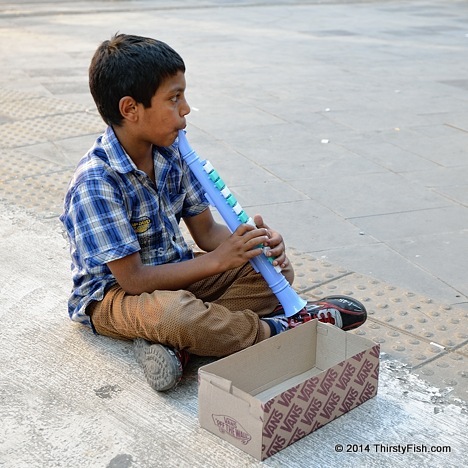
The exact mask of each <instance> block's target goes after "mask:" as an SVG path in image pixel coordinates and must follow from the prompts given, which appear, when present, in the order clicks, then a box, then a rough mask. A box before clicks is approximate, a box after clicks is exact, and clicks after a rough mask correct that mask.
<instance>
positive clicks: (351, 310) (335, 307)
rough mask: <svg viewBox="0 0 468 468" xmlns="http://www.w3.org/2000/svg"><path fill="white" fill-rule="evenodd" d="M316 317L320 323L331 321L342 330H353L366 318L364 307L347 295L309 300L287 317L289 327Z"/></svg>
mask: <svg viewBox="0 0 468 468" xmlns="http://www.w3.org/2000/svg"><path fill="white" fill-rule="evenodd" d="M313 319H318V321H319V322H322V323H331V324H332V325H335V326H337V327H338V328H341V329H342V330H353V329H354V328H357V327H359V326H361V325H362V324H363V323H364V322H365V321H366V319H367V311H366V308H365V307H364V306H363V305H362V304H361V303H360V302H359V301H358V300H356V299H354V298H352V297H349V296H328V297H324V298H323V299H320V300H318V301H309V302H307V305H306V306H305V308H304V309H303V310H301V311H300V312H298V313H297V314H296V315H293V316H292V317H289V318H288V325H289V328H295V327H297V326H298V325H300V324H301V323H304V322H308V321H309V320H313Z"/></svg>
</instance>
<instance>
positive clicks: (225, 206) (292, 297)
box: [179, 130, 306, 317]
mask: <svg viewBox="0 0 468 468" xmlns="http://www.w3.org/2000/svg"><path fill="white" fill-rule="evenodd" d="M179 151H180V154H181V156H182V158H183V159H184V161H185V162H186V163H187V164H188V166H189V167H190V169H191V171H192V172H193V174H194V175H195V177H196V178H197V180H198V181H199V182H200V184H201V185H202V187H203V189H204V190H205V192H206V193H205V196H206V198H207V199H208V201H209V202H210V204H211V205H213V206H214V207H215V208H216V209H217V210H218V211H219V213H220V215H221V216H222V218H223V219H224V221H225V223H226V224H227V226H228V228H229V230H230V231H231V232H234V231H235V230H236V229H237V228H238V227H239V226H240V225H241V224H243V223H247V224H251V225H252V226H255V223H254V222H253V220H252V218H250V217H249V216H248V215H247V214H246V213H245V211H244V210H243V209H242V207H241V206H240V204H239V202H238V201H237V200H236V198H235V197H234V195H233V194H232V193H231V191H230V190H229V189H228V187H227V186H226V184H225V183H224V182H223V180H222V179H221V177H220V176H219V174H218V173H217V172H216V171H215V169H214V167H213V166H212V165H211V164H210V162H209V161H201V160H200V158H199V156H198V155H197V153H196V152H195V151H194V150H193V149H192V148H191V146H190V144H189V142H188V141H187V137H186V136H185V131H183V130H181V131H179ZM271 261H273V259H272V258H271V257H267V256H266V255H265V254H264V253H262V254H261V255H258V256H257V257H255V258H253V259H251V260H250V262H251V263H252V266H253V267H254V269H255V271H257V272H260V273H261V274H262V276H263V278H265V281H266V282H267V283H268V286H270V288H271V290H272V291H273V293H274V294H275V295H276V297H277V298H278V300H279V301H280V303H281V305H282V306H283V309H284V312H285V314H286V317H291V316H292V315H294V314H296V313H297V312H299V311H301V310H302V309H303V308H304V307H305V305H306V301H305V300H304V299H302V298H300V297H299V296H298V294H297V293H296V291H294V289H293V288H292V287H291V285H290V284H289V283H288V281H287V279H286V278H285V277H284V275H283V274H282V273H281V268H279V267H274V266H273V265H272V264H271V263H270V262H271Z"/></svg>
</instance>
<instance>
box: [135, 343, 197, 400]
mask: <svg viewBox="0 0 468 468" xmlns="http://www.w3.org/2000/svg"><path fill="white" fill-rule="evenodd" d="M133 351H134V353H135V358H136V360H137V362H138V364H140V366H141V367H142V368H143V373H144V374H145V377H146V380H147V381H148V383H149V385H150V387H151V388H152V389H153V390H156V391H158V392H165V391H167V390H170V389H171V388H174V387H175V386H176V385H177V384H178V383H179V382H180V379H181V378H182V372H183V368H184V365H185V364H186V363H187V361H188V357H189V354H188V353H187V352H186V351H177V350H175V349H172V348H170V347H169V346H164V345H162V344H158V343H150V342H149V341H146V340H144V339H143V338H137V339H135V340H134V342H133Z"/></svg>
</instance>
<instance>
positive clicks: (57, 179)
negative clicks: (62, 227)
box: [0, 169, 73, 217]
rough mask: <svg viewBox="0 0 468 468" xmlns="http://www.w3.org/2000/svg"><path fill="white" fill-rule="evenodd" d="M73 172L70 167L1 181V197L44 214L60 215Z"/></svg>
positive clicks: (48, 215)
mask: <svg viewBox="0 0 468 468" xmlns="http://www.w3.org/2000/svg"><path fill="white" fill-rule="evenodd" d="M72 174H73V170H72V169H68V170H65V171H59V172H54V173H49V174H42V175H38V176H35V177H29V178H26V179H15V180H9V181H7V182H4V183H3V182H0V199H2V200H4V201H7V202H9V203H14V204H15V205H16V206H19V207H21V208H24V209H26V210H30V211H34V212H36V213H38V214H41V215H42V216H47V217H55V216H59V215H60V213H61V212H62V208H63V199H64V197H65V192H66V189H67V187H68V183H69V182H70V179H71V177H72Z"/></svg>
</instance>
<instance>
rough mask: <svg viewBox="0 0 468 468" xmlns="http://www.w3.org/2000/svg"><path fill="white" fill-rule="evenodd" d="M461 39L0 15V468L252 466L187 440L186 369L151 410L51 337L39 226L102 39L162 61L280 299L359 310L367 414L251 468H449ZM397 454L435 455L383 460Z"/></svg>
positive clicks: (373, 21) (432, 9)
mask: <svg viewBox="0 0 468 468" xmlns="http://www.w3.org/2000/svg"><path fill="white" fill-rule="evenodd" d="M467 20H468V3H467V2H465V1H452V2H449V3H447V2H443V1H441V0H428V1H416V0H413V1H405V2H402V1H375V2H373V1H360V2H350V1H342V2H340V1H317V2H314V1H282V2H266V1H255V2H253V1H247V0H246V1H239V2H225V1H206V2H193V1H176V2H164V1H149V0H148V1H126V0H123V1H119V2H114V1H108V2H90V1H82V2H74V1H60V2H59V1H49V2H43V1H17V2H14V3H13V2H5V1H1V0H0V66H1V70H2V73H1V74H0V104H1V105H0V163H1V170H0V246H1V258H0V324H1V327H0V337H1V338H2V342H3V343H4V345H3V346H2V348H1V349H0V358H1V360H0V362H1V381H0V419H1V421H2V425H1V427H0V466H5V467H6V466H8V467H10V466H11V467H22V466H28V467H29V466H37V467H42V466H44V467H45V466H90V467H94V466H96V467H99V466H108V467H121V468H123V467H134V466H135V467H136V466H138V467H153V466H187V467H189V466H213V467H214V466H219V465H221V464H224V465H225V466H233V467H237V466H256V465H257V464H258V463H256V462H255V461H254V460H253V459H251V458H250V457H249V456H247V455H245V454H244V453H242V452H239V451H238V450H237V449H235V448H233V447H231V446H229V445H228V444H226V443H224V442H222V441H220V440H218V439H217V438H215V437H214V436H212V435H211V434H208V433H206V432H205V431H203V430H202V429H200V428H199V426H198V421H197V413H196V412H197V400H196V370H197V366H198V365H200V364H201V362H200V361H195V362H194V363H193V364H192V366H191V367H190V369H189V370H188V373H187V377H186V379H185V380H184V381H183V383H182V384H181V386H180V387H178V388H177V389H176V390H175V391H174V392H172V393H170V394H167V395H158V394H155V393H154V392H152V391H151V389H150V388H149V387H148V386H147V384H146V382H145V381H144V378H143V376H142V375H141V372H140V369H139V368H138V367H137V365H136V364H135V362H134V360H133V356H132V351H131V345H130V344H128V343H120V342H115V341H113V340H108V339H106V338H102V337H100V338H96V337H94V336H92V335H91V334H90V333H89V332H88V331H87V330H86V329H83V328H82V327H80V326H76V325H74V324H73V323H71V322H70V321H69V319H68V317H67V315H66V299H67V296H68V293H69V288H70V277H69V270H68V265H69V260H68V251H67V248H66V244H65V241H64V240H63V238H62V236H61V230H60V226H59V223H58V219H57V217H58V214H59V213H60V210H61V200H62V197H63V193H64V191H65V188H66V185H67V183H68V180H69V178H70V176H71V174H72V171H73V168H74V166H75V164H76V163H77V161H78V160H79V158H80V157H81V156H82V154H83V153H84V152H85V151H86V150H87V149H88V147H89V146H90V145H91V144H92V142H93V141H94V139H95V137H96V136H97V135H98V134H99V132H100V131H101V130H102V129H103V124H102V122H101V120H100V118H99V116H98V115H97V113H96V110H95V108H94V105H93V103H92V100H91V97H90V95H89V91H88V87H87V67H88V65H89V60H90V57H91V55H92V53H93V52H94V50H95V48H96V46H97V45H98V43H99V42H101V41H102V40H104V39H107V38H109V37H110V36H111V35H112V34H113V33H114V32H116V31H121V32H127V33H135V34H141V35H148V36H152V37H156V38H159V39H161V40H164V41H166V42H168V43H169V44H170V45H171V46H173V47H174V48H175V49H176V50H178V51H179V52H180V53H181V55H182V56H183V57H184V59H185V61H186V65H187V68H188V70H187V83H188V90H187V93H188V99H189V102H190V104H191V106H192V112H191V115H190V116H189V128H188V131H189V137H190V141H191V144H192V146H193V147H194V148H196V149H197V152H199V154H200V155H202V156H204V157H206V158H208V159H210V160H211V162H212V163H213V164H214V165H215V167H216V168H217V169H218V171H219V172H220V173H221V174H222V175H223V178H224V179H225V180H226V182H227V183H228V185H229V186H230V188H231V189H232V190H233V191H235V193H236V195H237V198H238V199H239V201H240V202H241V204H242V205H243V206H244V208H245V209H246V210H247V211H248V212H249V213H251V214H253V213H256V212H259V213H262V214H263V215H264V217H265V218H266V220H267V222H268V223H269V224H271V225H272V226H275V228H277V229H278V230H279V231H280V232H281V233H282V234H283V236H284V237H285V239H286V241H287V244H288V246H289V247H290V248H291V257H292V259H293V261H294V263H295V265H296V270H297V273H298V274H297V276H298V278H297V282H296V288H297V289H298V291H299V292H301V294H303V295H305V296H308V297H312V298H313V297H319V296H321V295H323V294H326V293H328V292H330V291H331V292H334V293H338V292H340V293H345V294H353V295H355V296H356V297H358V298H360V299H362V300H364V301H365V302H366V306H367V307H368V309H369V312H370V319H369V321H368V323H367V324H366V325H365V326H364V327H362V329H360V330H358V331H357V333H360V334H364V335H365V336H367V337H369V338H371V339H374V340H375V341H378V342H379V343H380V344H381V347H382V351H383V354H382V371H381V384H380V387H379V395H378V396H377V398H376V399H374V400H372V401H371V402H368V403H366V404H365V405H363V406H362V407H360V408H359V409H356V410H354V411H352V412H351V413H349V414H347V415H345V416H344V417H342V418H340V419H338V420H336V421H335V422H333V423H331V424H329V425H328V426H325V427H324V428H322V429H320V430H319V431H317V432H316V433H314V434H312V435H310V436H308V437H306V438H305V439H302V440H301V441H299V442H298V443H296V444H294V445H293V446H291V447H289V448H288V449H286V450H284V451H283V452H281V453H279V454H277V455H275V456H274V457H272V458H271V459H268V460H267V461H266V462H264V463H263V464H264V465H266V466H297V467H302V466H304V467H305V466H335V465H342V466H356V465H357V466H407V465H417V466H463V465H466V464H467V462H468V460H467V458H466V454H465V452H466V443H465V436H464V432H465V433H466V426H467V406H466V404H467V390H468V388H467V387H468V386H467V379H466V377H467V371H466V367H467V366H466V362H467V359H468V348H467V346H468V330H467V326H466V318H467V311H468V301H467V295H468V282H467V280H466V251H467V245H468V241H467V235H468V229H467V220H468V216H467V214H468V213H467V210H468V208H467V206H468V197H467V193H468V184H467V180H468V178H467V176H468V163H467V158H466V148H467V142H468V118H467V114H466V106H467V101H468V82H467V80H466V76H467V68H468V65H467V64H466V60H464V57H465V56H466V50H467V47H468V28H467V24H468V21H467ZM338 443H341V444H344V445H346V444H352V445H357V446H359V445H364V446H365V445H366V444H370V451H368V452H366V451H361V452H359V453H346V452H345V453H336V452H335V450H334V447H335V445H336V444H338ZM406 444H415V445H417V446H422V445H424V446H426V447H430V446H436V445H437V446H442V445H444V446H449V447H450V448H451V452H450V453H445V454H437V453H425V452H416V453H415V452H412V453H406V454H405V455H402V454H401V453H393V452H391V451H390V450H389V451H387V452H385V449H383V448H382V447H388V446H395V445H406ZM381 446H382V447H381ZM358 450H359V449H358ZM258 465H259V464H258Z"/></svg>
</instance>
